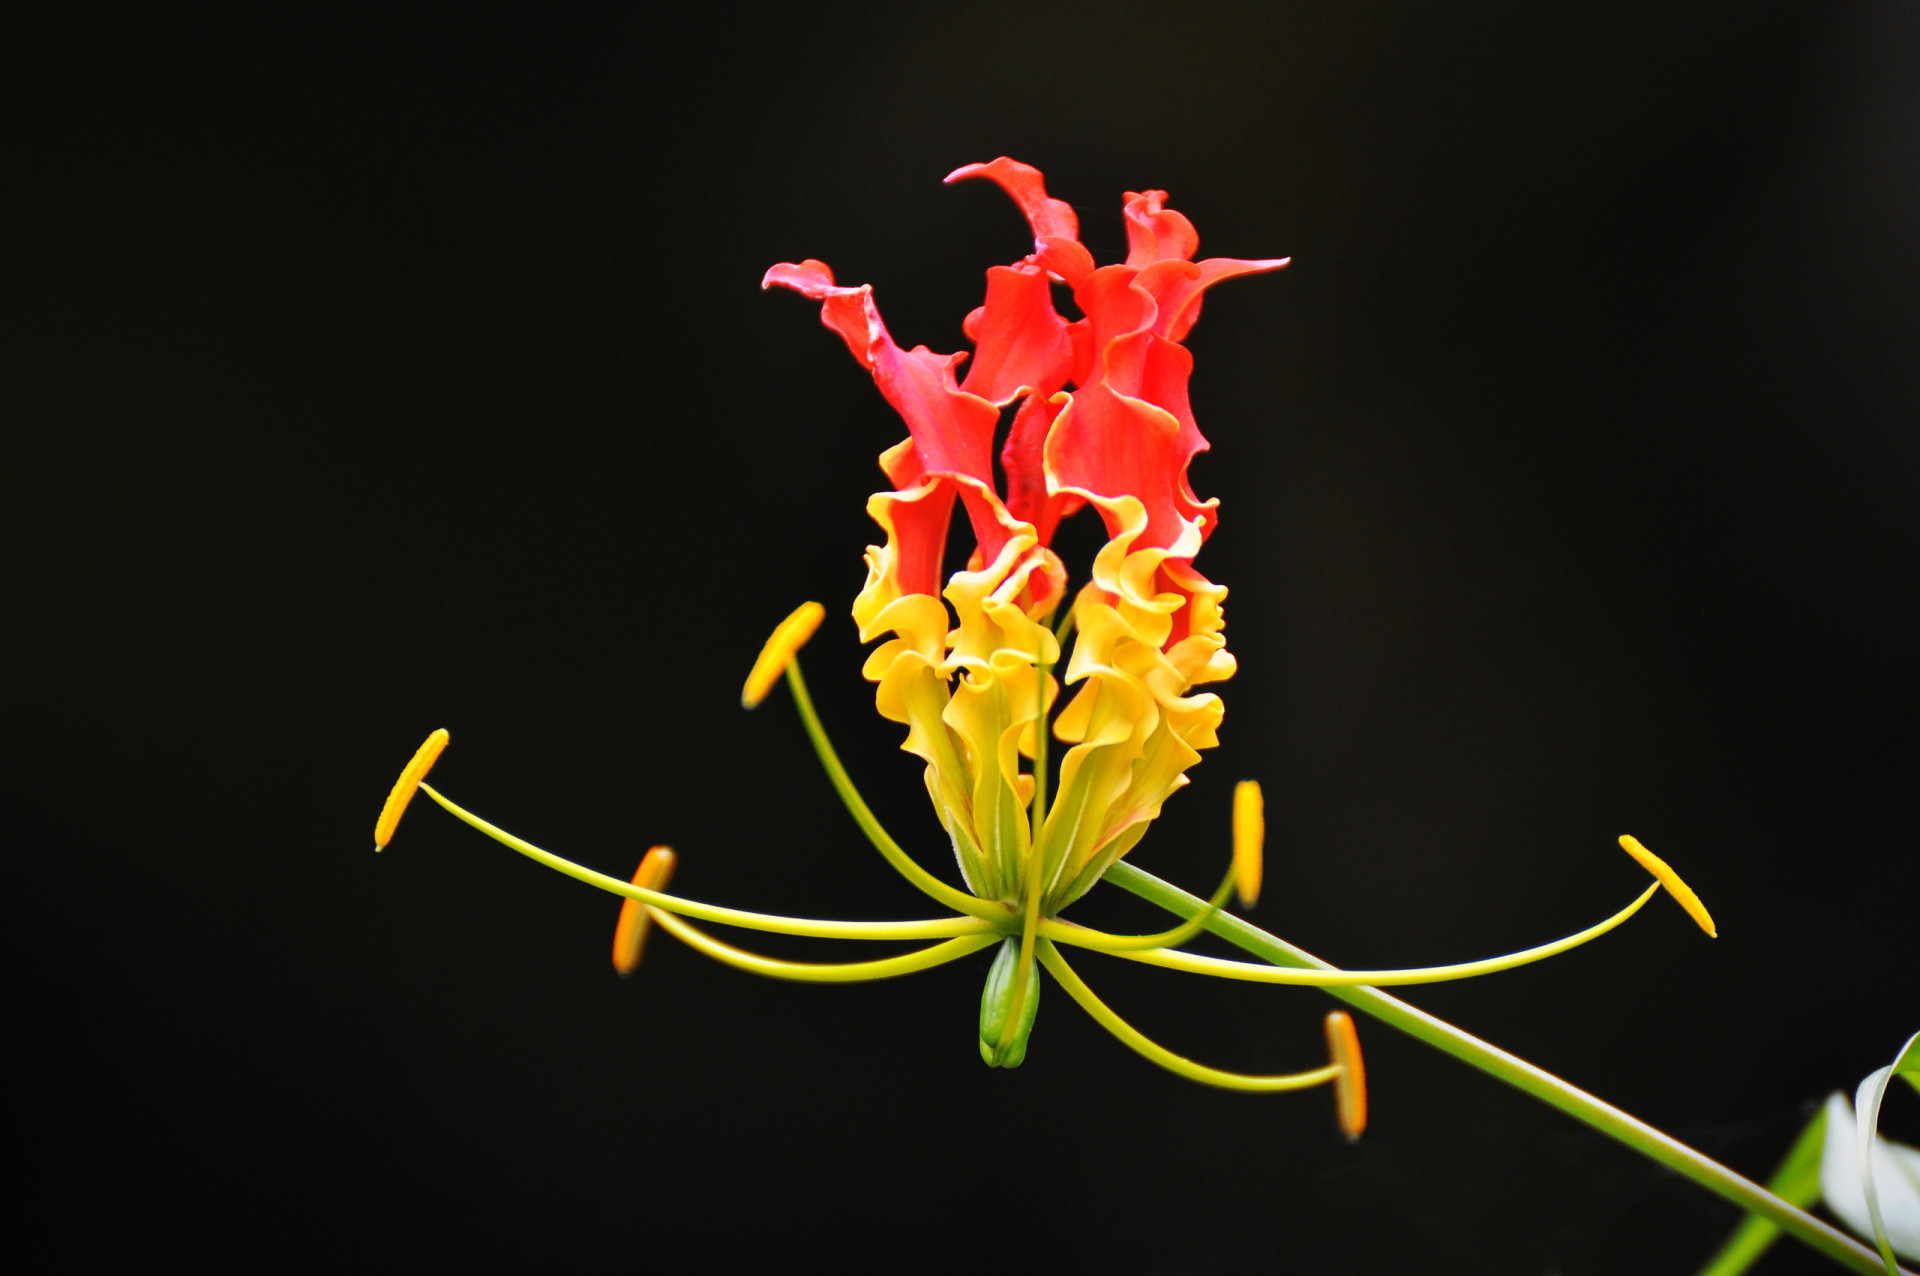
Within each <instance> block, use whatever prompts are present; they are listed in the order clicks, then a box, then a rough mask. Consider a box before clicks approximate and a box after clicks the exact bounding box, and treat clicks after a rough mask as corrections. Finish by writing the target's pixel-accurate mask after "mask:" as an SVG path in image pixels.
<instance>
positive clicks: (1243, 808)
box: [1233, 780, 1267, 908]
mask: <svg viewBox="0 0 1920 1276" xmlns="http://www.w3.org/2000/svg"><path fill="white" fill-rule="evenodd" d="M1266 840H1267V816H1266V804H1265V802H1264V801H1263V800H1262V799H1261V797H1260V782H1259V781H1258V780H1242V781H1240V783H1238V784H1236V785H1235V786H1234V788H1233V888H1234V890H1235V892H1237V893H1238V894H1239V896H1240V907H1242V908H1252V907H1253V905H1254V902H1255V901H1256V900H1258V899H1259V898H1260V869H1261V851H1262V849H1263V848H1264V847H1265V845H1266Z"/></svg>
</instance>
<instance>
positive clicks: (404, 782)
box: [373, 727, 448, 851]
mask: <svg viewBox="0 0 1920 1276" xmlns="http://www.w3.org/2000/svg"><path fill="white" fill-rule="evenodd" d="M447 739H448V736H447V732H446V728H444V727H442V728H441V729H440V730H438V731H436V732H434V733H433V734H432V735H430V736H428V737H427V742H426V743H425V744H423V745H421V746H420V748H419V751H418V752H416V753H415V754H414V755H413V761H411V762H409V763H407V766H406V769H405V770H403V771H402V772H400V778H399V779H397V780H395V781H394V782H393V792H391V793H389V794H387V804H386V805H385V806H383V807H381V808H380V818H379V819H378V820H377V821H375V822H374V826H373V849H374V850H376V851H378V850H384V849H385V848H386V845H387V843H388V842H391V841H392V840H393V831H394V830H395V829H397V828H399V827H400V817H401V816H402V815H403V814H405V813H406V809H407V803H409V802H411V801H413V795H414V794H415V793H416V792H418V791H419V789H420V781H422V780H424V779H426V778H427V772H429V771H431V770H432V769H433V764H434V761H435V760H436V759H437V758H439V756H440V750H442V749H444V748H446V747H447Z"/></svg>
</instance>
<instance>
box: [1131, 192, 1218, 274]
mask: <svg viewBox="0 0 1920 1276" xmlns="http://www.w3.org/2000/svg"><path fill="white" fill-rule="evenodd" d="M1166 198H1167V193H1166V192H1165V191H1143V192H1139V193H1135V192H1133V191H1128V192H1127V203H1126V208H1125V210H1124V212H1125V216H1126V219H1127V265H1129V266H1150V265H1152V264H1153V263H1154V262H1156V261H1192V260H1193V255H1194V253H1196V252H1198V251H1200V232H1199V231H1197V230H1195V229H1194V228H1193V223H1192V222H1190V221H1188V220H1187V219H1186V217H1185V216H1183V215H1182V214H1180V213H1176V212H1174V211H1173V210H1172V209H1171V208H1163V207H1162V205H1163V204H1164V203H1165V201H1166Z"/></svg>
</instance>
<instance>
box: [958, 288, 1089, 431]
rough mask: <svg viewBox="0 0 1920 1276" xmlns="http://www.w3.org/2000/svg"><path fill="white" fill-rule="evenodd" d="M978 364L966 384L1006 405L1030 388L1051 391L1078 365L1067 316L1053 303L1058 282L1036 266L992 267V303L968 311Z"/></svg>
mask: <svg viewBox="0 0 1920 1276" xmlns="http://www.w3.org/2000/svg"><path fill="white" fill-rule="evenodd" d="M966 332H967V335H968V336H969V337H971V338H972V339H973V342H974V355H973V363H972V365H971V367H969V369H968V371H967V379H966V380H965V381H964V382H963V383H962V384H961V386H960V388H961V389H962V390H965V391H967V392H968V393H969V394H976V395H979V396H980V397H981V398H983V399H986V400H987V401H989V402H991V403H995V404H998V405H1001V406H1003V407H1004V406H1005V405H1006V404H1008V403H1011V402H1013V400H1014V398H1015V397H1016V396H1018V395H1019V394H1020V392H1021V391H1022V390H1023V389H1025V390H1033V391H1037V392H1038V393H1040V394H1041V395H1042V396H1045V395H1050V394H1052V393H1054V391H1056V390H1058V389H1059V388H1060V387H1061V386H1063V385H1065V384H1066V383H1067V374H1068V373H1070V372H1071V371H1072V370H1073V342H1071V341H1070V340H1068V338H1067V321H1066V320H1065V319H1062V318H1061V317H1060V314H1059V312H1058V311H1056V310H1055V309H1054V308H1053V287H1052V285H1051V284H1049V283H1048V282H1047V276H1046V274H1045V273H1044V272H1043V271H1040V270H1037V269H1034V268H1032V267H1020V266H995V267H994V268H993V269H991V270H989V271H988V272H987V304H986V305H984V306H982V307H980V309H978V310H976V311H974V312H973V314H972V315H969V316H968V321H967V324H966Z"/></svg>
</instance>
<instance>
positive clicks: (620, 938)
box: [613, 846, 674, 978]
mask: <svg viewBox="0 0 1920 1276" xmlns="http://www.w3.org/2000/svg"><path fill="white" fill-rule="evenodd" d="M673 865H674V855H673V848H672V847H670V846H656V847H654V848H653V849H652V850H650V851H648V852H647V853H646V855H645V857H644V858H642V859H641V861H640V867H639V868H637V869H635V870H634V872H633V884H634V885H635V886H639V887H643V888H644V889H646V890H650V891H658V890H665V889H666V886H667V882H668V881H669V880H670V879H671V878H672V877H673ZM650 925H651V922H650V919H649V918H648V916H647V906H646V905H645V904H642V903H641V902H640V901H639V900H637V899H623V900H621V901H620V920H619V921H617V922H615V923H614V924H613V968H614V969H615V970H617V971H619V972H620V974H621V976H622V977H623V978H624V977H625V976H627V975H631V974H632V973H633V972H634V970H635V968H636V967H638V966H639V965H640V950H641V949H642V948H643V947H645V946H646V942H647V931H648V929H649V927H650Z"/></svg>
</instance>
